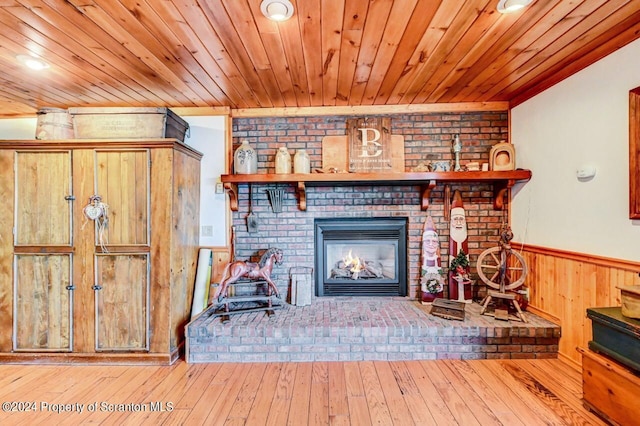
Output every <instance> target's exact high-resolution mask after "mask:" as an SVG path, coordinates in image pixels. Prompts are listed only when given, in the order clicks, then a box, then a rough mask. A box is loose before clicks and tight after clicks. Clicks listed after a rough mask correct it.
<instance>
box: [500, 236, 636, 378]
mask: <svg viewBox="0 0 640 426" xmlns="http://www.w3.org/2000/svg"><path fill="white" fill-rule="evenodd" d="M511 245H512V247H513V248H514V249H516V250H518V251H519V252H521V253H522V255H523V256H524V258H525V260H526V261H527V265H528V266H529V277H528V278H527V282H526V285H527V286H528V287H529V292H530V293H529V307H528V308H527V309H528V310H530V311H531V312H534V313H536V314H538V315H540V316H542V317H544V318H546V319H548V320H550V321H553V322H555V323H556V324H558V325H560V326H561V327H562V337H561V338H560V347H559V350H558V355H559V357H561V358H564V359H565V360H567V361H569V362H571V363H573V364H575V365H576V367H578V366H580V365H581V362H582V361H581V356H580V353H578V352H577V351H576V348H577V347H578V346H580V347H587V346H588V342H589V340H591V338H592V334H591V320H590V319H589V318H587V308H592V307H606V306H620V303H621V302H620V290H619V289H618V287H619V286H621V285H640V262H631V261H626V260H619V259H612V258H607V257H602V256H593V255H589V254H583V253H575V252H570V251H564V250H557V249H550V248H545V247H537V246H532V245H522V244H520V243H512V244H511Z"/></svg>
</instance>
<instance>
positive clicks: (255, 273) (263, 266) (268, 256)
mask: <svg viewBox="0 0 640 426" xmlns="http://www.w3.org/2000/svg"><path fill="white" fill-rule="evenodd" d="M282 258H283V254H282V250H281V249H279V248H275V247H272V248H270V249H269V250H267V251H266V252H265V253H264V254H263V255H262V258H261V259H260V262H258V263H253V262H244V261H241V260H239V261H235V262H232V263H229V264H228V265H227V266H226V267H225V268H224V272H223V273H222V280H221V281H220V285H219V286H218V288H217V290H216V293H215V294H214V295H213V300H214V301H216V300H219V299H220V298H222V297H226V296H227V289H228V287H229V285H230V284H233V283H234V282H236V281H238V280H239V279H240V278H249V279H251V280H264V281H266V282H267V283H268V284H269V288H270V290H271V291H270V294H271V293H272V294H275V295H276V296H277V297H280V296H279V293H278V288H277V287H276V284H275V283H274V282H273V281H272V280H271V271H272V270H273V265H274V263H275V264H277V265H280V264H281V263H282Z"/></svg>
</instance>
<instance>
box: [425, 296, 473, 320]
mask: <svg viewBox="0 0 640 426" xmlns="http://www.w3.org/2000/svg"><path fill="white" fill-rule="evenodd" d="M464 309H465V303H463V302H457V301H455V300H449V299H435V300H434V301H433V303H432V304H431V315H435V316H437V317H440V318H444V319H452V320H459V321H464V312H465V311H464Z"/></svg>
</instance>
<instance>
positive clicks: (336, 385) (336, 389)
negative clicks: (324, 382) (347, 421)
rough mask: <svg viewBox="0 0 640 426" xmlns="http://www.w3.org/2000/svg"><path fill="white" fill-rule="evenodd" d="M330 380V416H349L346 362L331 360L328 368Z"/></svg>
mask: <svg viewBox="0 0 640 426" xmlns="http://www.w3.org/2000/svg"><path fill="white" fill-rule="evenodd" d="M327 373H328V377H327V379H328V382H329V389H331V392H329V418H331V419H333V418H334V417H336V416H347V418H348V416H349V402H348V400H347V384H346V377H345V371H344V363H342V362H330V363H329V365H328V369H327Z"/></svg>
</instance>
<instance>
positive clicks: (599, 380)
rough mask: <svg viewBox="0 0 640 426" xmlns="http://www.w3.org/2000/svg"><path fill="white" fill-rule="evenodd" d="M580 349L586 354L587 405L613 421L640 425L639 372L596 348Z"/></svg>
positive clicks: (583, 360)
mask: <svg viewBox="0 0 640 426" xmlns="http://www.w3.org/2000/svg"><path fill="white" fill-rule="evenodd" d="M578 351H579V352H580V353H582V389H583V401H584V405H585V406H586V407H587V408H589V409H590V410H592V411H594V412H596V413H597V414H599V415H600V416H601V417H603V418H604V419H606V420H607V421H608V422H609V423H611V424H614V425H632V424H638V419H639V418H640V405H638V403H637V399H638V394H639V393H640V376H639V375H638V373H637V372H633V371H631V370H630V369H628V368H626V367H623V366H622V365H620V364H619V363H617V362H616V361H614V360H612V359H611V358H609V357H607V356H604V355H601V354H598V353H596V352H594V351H591V350H588V349H583V348H578Z"/></svg>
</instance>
